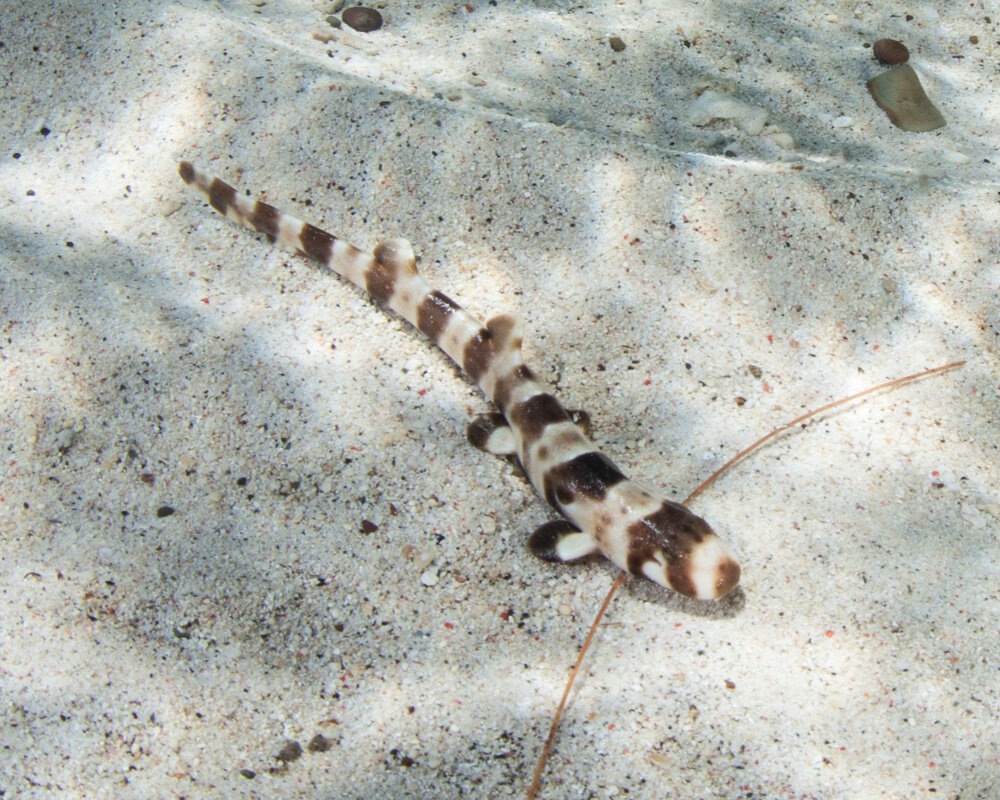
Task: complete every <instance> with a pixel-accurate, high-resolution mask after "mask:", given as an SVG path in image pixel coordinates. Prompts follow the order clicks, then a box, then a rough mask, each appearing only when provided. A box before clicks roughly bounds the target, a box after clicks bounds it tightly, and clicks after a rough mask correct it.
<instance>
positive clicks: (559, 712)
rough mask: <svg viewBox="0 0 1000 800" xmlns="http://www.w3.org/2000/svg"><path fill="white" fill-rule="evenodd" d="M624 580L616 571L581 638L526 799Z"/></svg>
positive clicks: (624, 574) (530, 797) (623, 574)
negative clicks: (599, 626) (584, 634)
mask: <svg viewBox="0 0 1000 800" xmlns="http://www.w3.org/2000/svg"><path fill="white" fill-rule="evenodd" d="M626 580H628V573H627V572H625V570H621V571H620V572H619V573H618V577H617V578H615V582H614V583H612V584H611V589H610V590H609V591H608V596H607V597H605V598H604V603H602V604H601V609H600V611H598V612H597V616H596V617H594V621H593V623H592V624H591V626H590V631H589V632H588V633H587V638H586V639H584V640H583V647H581V648H580V655H578V656H577V657H576V663H575V664H574V665H573V671H572V672H571V673H570V674H569V680H568V681H567V682H566V689H565V690H564V691H563V696H562V700H560V701H559V708H557V709H556V713H555V716H554V717H552V725H551V726H550V727H549V738H548V739H546V740H545V746H544V747H542V754H541V755H540V756H539V757H538V766H536V767H535V777H534V778H533V779H532V781H531V786H530V787H528V800H533V798H534V796H535V793H536V792H537V791H538V786H539V784H541V782H542V771H543V770H544V769H545V762H546V761H548V759H549V751H550V750H551V749H552V741H553V740H554V739H555V738H556V729H557V728H558V727H559V720H561V719H562V713H563V709H564V708H565V707H566V701H567V700H568V699H569V693H570V690H571V689H572V688H573V682H574V681H575V680H576V676H577V673H579V672H580V665H581V664H583V657H584V656H585V655H587V650H588V649H589V648H590V642H591V641H592V640H593V638H594V634H595V633H597V626H598V625H600V624H601V619H603V617H604V612H605V611H607V610H608V606H609V605H611V598H612V597H614V596H615V592H617V591H618V587H619V586H622V585H623V584H624V583H625V581H626Z"/></svg>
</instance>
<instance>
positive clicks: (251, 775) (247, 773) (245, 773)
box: [240, 768, 257, 781]
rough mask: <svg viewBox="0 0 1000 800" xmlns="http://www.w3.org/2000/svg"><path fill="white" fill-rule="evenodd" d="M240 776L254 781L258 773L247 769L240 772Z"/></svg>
mask: <svg viewBox="0 0 1000 800" xmlns="http://www.w3.org/2000/svg"><path fill="white" fill-rule="evenodd" d="M240 775H242V776H243V777H244V778H246V779H247V780H248V781H252V780H253V779H254V778H256V777H257V773H256V772H254V771H253V770H252V769H246V768H244V769H241V770H240Z"/></svg>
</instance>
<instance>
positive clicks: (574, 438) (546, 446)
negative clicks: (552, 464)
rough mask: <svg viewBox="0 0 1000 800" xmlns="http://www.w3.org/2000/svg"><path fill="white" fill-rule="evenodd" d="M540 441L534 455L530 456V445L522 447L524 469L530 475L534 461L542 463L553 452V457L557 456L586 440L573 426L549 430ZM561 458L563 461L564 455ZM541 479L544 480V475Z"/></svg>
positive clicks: (550, 456)
mask: <svg viewBox="0 0 1000 800" xmlns="http://www.w3.org/2000/svg"><path fill="white" fill-rule="evenodd" d="M541 442H542V443H541V444H539V446H538V450H537V451H536V452H535V454H534V457H532V453H531V448H530V447H525V448H524V453H523V457H524V458H523V463H524V470H525V472H527V473H528V474H529V475H531V474H532V472H533V470H534V469H535V462H536V461H538V462H540V463H542V464H544V463H545V462H546V461H548V460H549V459H550V458H552V457H553V454H555V456H554V457H555V458H559V454H560V453H566V452H567V451H569V450H572V449H575V448H576V445H579V444H580V443H581V442H586V440H585V439H584V437H583V436H581V435H580V431H579V430H578V429H577V428H575V427H573V428H560V429H559V430H556V431H549V432H547V433H545V434H544V435H543V436H542V439H541ZM562 460H563V461H565V460H566V457H565V456H564V457H563V459H562ZM542 480H544V477H543V478H542Z"/></svg>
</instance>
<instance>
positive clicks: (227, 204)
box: [208, 178, 236, 216]
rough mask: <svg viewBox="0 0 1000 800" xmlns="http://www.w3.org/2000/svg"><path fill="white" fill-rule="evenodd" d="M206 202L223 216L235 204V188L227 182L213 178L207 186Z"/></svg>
mask: <svg viewBox="0 0 1000 800" xmlns="http://www.w3.org/2000/svg"><path fill="white" fill-rule="evenodd" d="M208 204H209V205H210V206H212V208H214V209H215V210H216V211H218V212H219V213H220V214H222V215H223V216H225V215H226V211H228V210H229V209H230V208H234V207H235V206H236V190H235V189H234V188H233V187H232V186H230V185H229V184H228V183H224V182H223V181H220V180H219V179H218V178H213V179H212V183H211V184H209V187H208Z"/></svg>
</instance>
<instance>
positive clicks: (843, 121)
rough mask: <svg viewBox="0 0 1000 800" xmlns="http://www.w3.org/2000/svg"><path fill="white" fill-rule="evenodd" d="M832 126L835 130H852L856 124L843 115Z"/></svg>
mask: <svg viewBox="0 0 1000 800" xmlns="http://www.w3.org/2000/svg"><path fill="white" fill-rule="evenodd" d="M830 124H831V125H832V126H833V127H834V128H850V127H851V126H852V125H853V124H854V120H853V119H851V118H850V117H848V116H847V115H846V114H842V115H841V116H839V117H837V118H836V119H835V120H834V121H833V122H831V123H830Z"/></svg>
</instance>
